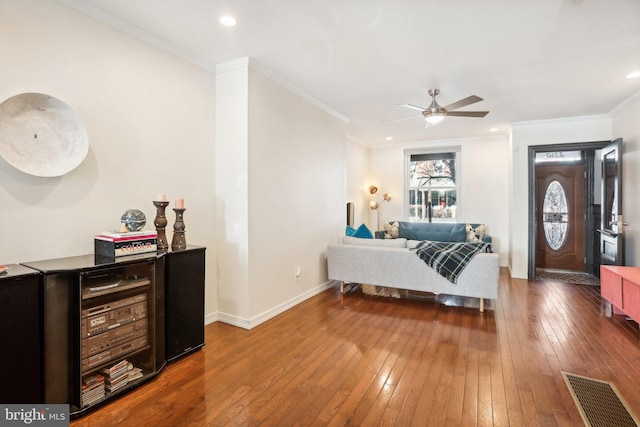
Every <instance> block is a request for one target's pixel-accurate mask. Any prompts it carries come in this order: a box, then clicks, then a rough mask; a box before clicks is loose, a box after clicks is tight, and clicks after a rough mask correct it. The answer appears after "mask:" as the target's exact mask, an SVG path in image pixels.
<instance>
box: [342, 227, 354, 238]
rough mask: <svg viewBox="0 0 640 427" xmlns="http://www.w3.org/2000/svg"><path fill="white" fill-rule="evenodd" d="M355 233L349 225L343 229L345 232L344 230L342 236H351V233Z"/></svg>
mask: <svg viewBox="0 0 640 427" xmlns="http://www.w3.org/2000/svg"><path fill="white" fill-rule="evenodd" d="M355 232H356V229H355V228H353V227H352V226H350V225H347V228H345V230H344V235H345V236H353V233H355Z"/></svg>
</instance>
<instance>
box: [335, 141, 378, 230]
mask: <svg viewBox="0 0 640 427" xmlns="http://www.w3.org/2000/svg"><path fill="white" fill-rule="evenodd" d="M368 171H369V149H368V148H367V147H365V146H363V145H361V144H359V143H357V142H354V141H348V142H347V159H346V176H347V179H346V192H347V199H346V200H347V201H348V202H353V203H355V212H354V214H353V224H354V227H356V228H357V227H358V226H359V225H360V224H363V223H366V224H367V226H369V225H370V224H368V222H369V215H370V214H369V212H370V210H371V209H369V199H368V198H367V196H368V194H369V193H368V192H367V188H368V187H369V185H367V182H368V181H369V177H368V176H369V172H368ZM345 225H346V206H345ZM340 234H341V235H342V234H344V230H341V233H340Z"/></svg>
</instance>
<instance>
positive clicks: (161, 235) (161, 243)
mask: <svg viewBox="0 0 640 427" xmlns="http://www.w3.org/2000/svg"><path fill="white" fill-rule="evenodd" d="M153 205H154V206H155V207H156V218H155V219H154V220H153V224H154V225H155V226H156V231H157V232H158V252H166V251H167V250H168V249H169V242H168V241H167V234H166V233H165V231H164V230H165V227H166V226H167V217H166V216H165V212H164V211H165V208H166V207H167V206H168V205H169V202H166V201H154V202H153Z"/></svg>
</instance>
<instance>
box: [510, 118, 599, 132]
mask: <svg viewBox="0 0 640 427" xmlns="http://www.w3.org/2000/svg"><path fill="white" fill-rule="evenodd" d="M593 120H611V117H609V115H608V114H594V115H592V116H575V117H561V118H557V119H544V120H528V121H523V122H512V123H511V124H510V126H511V128H512V129H513V128H518V127H524V126H531V125H552V124H557V123H566V122H585V121H593Z"/></svg>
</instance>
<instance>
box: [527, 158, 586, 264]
mask: <svg viewBox="0 0 640 427" xmlns="http://www.w3.org/2000/svg"><path fill="white" fill-rule="evenodd" d="M535 173H536V189H537V190H536V192H537V194H536V199H537V200H536V268H547V269H559V270H573V271H585V250H584V246H585V234H584V233H585V166H584V164H570V165H566V164H564V165H538V166H536V169H535Z"/></svg>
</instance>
